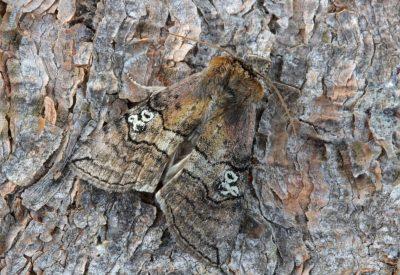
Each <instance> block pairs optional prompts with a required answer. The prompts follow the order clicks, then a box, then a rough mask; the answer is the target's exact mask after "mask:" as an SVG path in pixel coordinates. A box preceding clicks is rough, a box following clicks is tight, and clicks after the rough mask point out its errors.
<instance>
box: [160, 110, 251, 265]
mask: <svg viewBox="0 0 400 275" xmlns="http://www.w3.org/2000/svg"><path fill="white" fill-rule="evenodd" d="M254 128H255V109H254V108H253V107H252V106H247V107H245V108H244V109H243V108H239V109H234V108H233V109H231V110H228V111H226V112H225V113H224V114H222V115H220V116H218V117H214V118H212V119H211V120H210V121H209V122H208V123H207V124H206V125H205V127H204V129H203V131H202V134H201V136H200V137H199V140H198V142H197V145H196V147H195V149H194V150H193V151H192V153H191V155H190V157H189V158H188V160H187V162H186V163H185V165H184V166H183V169H182V170H181V172H180V174H179V175H177V176H175V177H174V178H172V179H171V180H170V181H169V182H168V183H167V184H166V185H165V186H163V187H162V189H161V190H160V191H159V192H158V193H157V194H156V198H157V201H158V203H159V205H160V207H161V209H162V211H163V212H164V214H165V216H166V220H167V223H168V225H169V228H170V230H171V231H172V233H173V235H174V236H175V238H176V240H177V242H178V243H179V244H181V245H182V246H184V247H185V248H186V249H189V250H190V251H192V252H193V253H195V254H196V255H198V256H199V257H200V258H202V259H205V260H207V261H209V262H211V263H213V264H216V265H219V264H221V263H224V262H225V261H226V260H227V258H228V257H229V256H230V253H231V251H232V248H233V246H234V242H235V240H236V236H237V234H238V232H239V227H240V224H241V221H242V215H243V192H244V189H245V188H246V186H248V184H249V162H250V157H251V150H252V143H253V137H254Z"/></svg>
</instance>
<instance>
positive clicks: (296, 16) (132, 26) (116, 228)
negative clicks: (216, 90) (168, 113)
mask: <svg viewBox="0 0 400 275" xmlns="http://www.w3.org/2000/svg"><path fill="white" fill-rule="evenodd" d="M0 16H1V17H0V18H1V25H0V43H1V48H0V73H1V74H0V195H1V196H0V269H1V272H2V273H1V274H28V273H37V274H41V273H47V274H53V273H63V274H69V273H74V274H96V273H97V274H105V273H127V274H131V273H151V274H152V273H170V272H178V273H182V274H192V273H205V272H209V273H216V274H220V273H239V274H291V273H292V274H302V273H304V274H307V273H310V272H311V273H313V274H338V273H342V274H367V273H368V274H399V272H400V263H399V261H398V258H399V257H400V230H399V227H400V218H399V217H400V177H399V176H400V159H399V156H400V150H399V149H400V126H399V125H400V124H399V119H400V100H399V96H400V93H399V79H398V77H399V72H400V65H399V64H400V56H399V51H398V49H399V47H400V45H399V43H400V41H399V39H398V37H399V36H398V32H399V26H400V22H399V21H400V14H399V9H398V2H397V1H394V0H393V1H390V0H387V1H375V0H370V1H359V0H356V1H345V0H335V1H310V0H300V1H272V0H265V1H264V0H261V1H256V0H249V1H236V0H235V1H222V0H205V1H204V0H163V1H157V0H143V1H131V0H99V1H96V0H78V1H76V0H17V1H15V0H2V1H0ZM165 30H168V31H169V32H173V33H177V34H180V35H184V36H187V37H190V38H194V39H197V40H199V41H204V42H208V43H212V44H215V45H218V46H225V47H227V48H229V49H230V50H232V51H234V52H235V53H236V54H237V55H239V56H241V57H243V58H244V59H245V60H247V62H249V64H251V65H252V66H254V67H255V68H257V69H258V70H262V71H267V73H268V75H269V77H270V78H271V79H272V80H273V81H274V82H275V83H276V86H277V87H278V88H279V90H280V91H281V94H282V95H283V97H284V99H285V102H286V104H287V105H288V106H289V109H290V112H291V116H292V117H293V118H294V119H295V120H296V121H297V122H296V123H295V125H296V127H295V128H296V131H295V132H294V131H292V128H291V127H290V126H288V125H289V124H288V117H287V116H286V114H285V112H284V109H283V108H282V104H281V103H280V101H279V100H278V99H277V97H276V95H274V94H273V93H272V92H270V90H269V89H268V87H266V92H267V93H268V102H266V103H265V104H263V106H262V107H260V108H259V116H258V128H257V134H256V136H255V142H254V149H253V151H254V154H253V156H254V158H253V167H252V175H253V181H252V184H251V192H249V194H246V196H245V200H246V208H247V211H248V216H249V219H250V221H251V222H248V223H247V224H245V225H244V226H243V228H242V230H241V232H240V234H239V235H238V237H237V240H236V243H235V247H234V249H233V253H232V255H231V257H230V260H229V261H228V262H226V263H224V264H223V265H221V266H219V267H215V266H211V265H208V264H207V263H204V262H202V261H199V260H198V258H196V257H195V256H192V255H191V254H190V253H189V252H188V251H186V250H184V249H182V248H180V247H179V246H178V245H177V244H176V242H175V240H174V238H173V236H171V234H170V233H169V231H168V226H167V225H166V223H165V218H164V216H163V213H162V211H161V210H160V209H159V208H158V206H157V204H156V202H155V199H154V196H153V195H151V194H150V195H146V194H142V193H137V192H134V191H131V192H125V193H123V194H119V193H112V192H106V191H103V190H100V189H97V188H95V187H93V186H92V185H90V184H89V183H87V182H84V181H82V180H80V179H79V178H78V177H76V176H75V175H73V174H72V173H71V172H69V170H68V169H67V167H68V157H69V156H70V155H71V152H72V151H73V150H74V148H75V147H76V146H78V145H79V142H80V141H83V140H85V139H86V138H87V137H88V135H89V134H90V132H91V131H93V129H95V128H96V127H97V125H98V123H99V122H100V121H102V120H104V121H105V122H106V123H110V122H112V121H113V120H114V119H116V118H118V117H120V116H121V115H123V114H124V113H125V111H126V110H127V109H128V108H130V107H131V106H133V105H134V104H135V103H136V102H139V101H140V100H143V99H144V98H145V97H146V92H145V91H144V89H143V86H169V85H171V84H173V83H176V82H178V81H180V80H182V79H184V78H185V77H187V76H189V75H191V74H193V73H195V72H198V71H201V70H202V69H203V68H204V67H205V66H206V65H207V63H208V61H209V60H210V59H211V58H212V57H213V56H215V55H218V54H221V52H219V51H218V49H217V48H215V47H210V46H207V45H204V44H201V43H195V42H193V41H184V40H182V39H179V38H177V37H175V36H172V35H169V34H168V33H167V32H166V31H165ZM267 67H268V69H267ZM135 82H136V83H138V84H140V85H136V84H135ZM252 225H254V226H252ZM310 270H311V271H310Z"/></svg>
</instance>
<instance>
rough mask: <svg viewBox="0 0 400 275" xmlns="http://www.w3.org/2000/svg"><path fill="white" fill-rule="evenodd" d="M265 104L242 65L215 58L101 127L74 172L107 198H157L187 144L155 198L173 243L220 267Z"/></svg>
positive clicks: (75, 160)
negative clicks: (185, 148)
mask: <svg viewBox="0 0 400 275" xmlns="http://www.w3.org/2000/svg"><path fill="white" fill-rule="evenodd" d="M262 97H263V90H262V87H261V85H260V84H259V83H258V82H257V80H255V78H254V76H253V75H252V74H251V73H250V72H249V71H247V70H246V69H244V68H243V66H242V65H241V63H240V62H238V61H237V60H235V59H234V58H230V57H216V58H213V59H212V61H211V62H210V64H209V66H208V67H207V68H206V69H205V70H203V71H202V72H201V73H198V74H194V75H192V76H190V77H188V78H186V79H185V80H183V81H181V82H179V83H177V84H175V85H173V86H171V87H169V88H166V89H165V90H163V91H160V92H157V93H155V94H152V95H151V96H150V97H149V99H147V100H146V101H143V102H141V103H140V104H139V105H138V106H136V107H134V108H132V109H130V110H129V112H128V113H127V114H126V115H125V116H124V117H121V118H120V119H118V120H117V121H114V122H111V123H108V124H107V125H106V126H104V127H103V128H102V129H101V130H100V131H99V132H97V133H96V135H94V136H93V137H92V138H91V139H90V140H88V141H86V142H85V143H83V144H82V145H81V146H80V147H79V149H78V150H77V152H76V153H75V154H74V155H73V157H72V162H71V166H72V169H73V170H74V171H75V172H76V173H77V174H78V175H79V176H80V177H82V178H83V179H84V180H86V181H88V182H90V183H92V184H94V185H95V186H97V187H99V188H102V189H106V190H109V191H119V192H121V191H125V190H129V189H133V190H136V191H142V192H154V191H155V189H156V187H157V185H158V183H159V182H160V180H162V176H163V175H166V174H168V172H167V171H165V170H166V169H167V167H169V166H168V164H171V163H170V162H171V161H172V160H173V158H174V157H175V156H176V153H177V151H179V150H178V149H179V146H180V145H182V144H184V143H185V142H188V140H190V143H191V144H192V148H191V152H190V154H188V155H187V157H185V158H183V159H184V160H183V161H182V162H181V163H180V165H179V166H176V165H175V166H174V165H172V166H174V167H179V169H175V170H174V173H173V175H172V176H171V177H168V181H167V182H164V186H163V187H162V188H161V189H160V190H159V191H158V193H157V194H156V198H157V202H158V203H159V205H160V207H161V209H162V211H163V212H164V214H165V216H166V221H167V223H168V225H169V228H170V230H171V232H172V233H173V235H174V236H175V239H176V240H177V242H178V243H179V244H181V245H182V246H183V247H185V248H187V249H188V250H190V251H191V252H192V253H194V254H195V255H197V256H198V257H200V258H201V259H204V260H206V261H208V262H211V263H213V264H220V263H222V262H224V261H225V260H226V259H227V258H228V257H229V255H230V252H231V250H232V246H233V242H234V240H235V238H236V235H237V233H238V231H239V226H240V223H241V219H242V215H243V206H242V198H243V193H244V192H245V188H246V186H247V184H248V178H249V175H248V171H249V159H250V156H251V148H252V143H253V136H254V128H255V108H254V106H253V105H254V103H256V102H257V101H260V100H261V98H262ZM171 159H172V160H171ZM172 164H174V163H172ZM165 181H166V180H165Z"/></svg>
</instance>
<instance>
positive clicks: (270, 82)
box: [166, 30, 297, 136]
mask: <svg viewBox="0 0 400 275" xmlns="http://www.w3.org/2000/svg"><path fill="white" fill-rule="evenodd" d="M166 32H167V33H168V34H171V35H173V36H176V37H179V38H182V39H186V40H190V41H194V42H196V43H199V44H202V45H206V46H208V47H211V48H215V49H218V50H220V51H222V52H225V53H228V54H229V55H230V56H232V57H234V58H235V59H237V60H239V62H240V63H242V64H245V63H246V62H245V61H244V60H243V59H242V58H240V57H238V56H236V55H235V54H234V53H232V52H231V51H229V50H228V49H225V48H222V47H220V46H217V45H214V44H211V43H208V42H205V41H200V40H198V39H196V38H190V37H187V36H183V35H180V34H177V33H172V32H169V31H168V30H166ZM247 67H248V66H247ZM251 70H252V71H253V72H254V73H255V74H256V75H258V76H260V77H261V78H263V79H264V80H265V82H266V83H267V86H268V87H269V88H270V89H271V90H272V91H273V92H274V93H275V94H276V95H277V97H278V100H279V102H280V103H281V104H282V107H283V109H284V110H285V113H286V115H287V116H288V117H289V123H290V125H291V126H292V128H293V133H294V135H295V136H297V133H296V127H295V123H294V121H295V120H294V118H293V117H292V116H291V114H290V111H289V107H288V106H287V104H286V102H285V100H284V99H283V97H282V95H281V93H280V91H279V89H278V88H277V87H276V86H275V84H274V83H273V81H272V80H271V79H270V78H269V77H268V76H267V75H264V74H262V73H260V72H259V71H257V70H255V69H253V68H251Z"/></svg>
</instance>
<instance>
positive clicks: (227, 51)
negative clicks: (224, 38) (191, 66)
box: [167, 31, 237, 58]
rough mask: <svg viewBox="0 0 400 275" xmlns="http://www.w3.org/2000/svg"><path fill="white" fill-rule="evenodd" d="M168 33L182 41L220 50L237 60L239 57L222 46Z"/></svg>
mask: <svg viewBox="0 0 400 275" xmlns="http://www.w3.org/2000/svg"><path fill="white" fill-rule="evenodd" d="M167 33H168V34H170V35H173V36H176V37H179V38H182V39H186V40H190V41H193V42H196V43H199V44H202V45H205V46H208V47H210V48H214V49H217V50H220V51H222V52H225V53H227V54H229V55H230V56H232V57H235V58H237V56H236V55H235V54H234V53H232V52H231V51H229V50H227V49H225V48H222V47H220V46H217V45H214V44H211V43H208V42H205V41H200V40H198V39H196V38H190V37H187V36H183V35H180V34H177V33H173V32H169V31H167Z"/></svg>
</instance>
